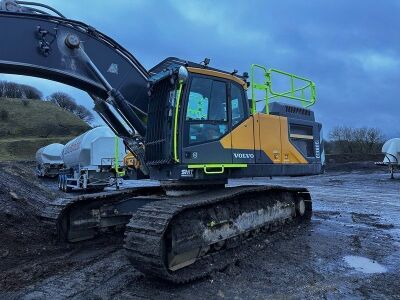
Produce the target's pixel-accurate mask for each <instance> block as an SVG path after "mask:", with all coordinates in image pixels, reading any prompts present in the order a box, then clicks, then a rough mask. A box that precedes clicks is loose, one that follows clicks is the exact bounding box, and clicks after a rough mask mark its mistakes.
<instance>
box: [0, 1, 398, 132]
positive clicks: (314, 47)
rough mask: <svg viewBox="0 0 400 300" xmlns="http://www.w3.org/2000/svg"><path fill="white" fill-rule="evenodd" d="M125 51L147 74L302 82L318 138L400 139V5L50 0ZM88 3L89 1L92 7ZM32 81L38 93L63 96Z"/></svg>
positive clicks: (42, 82) (87, 103) (45, 83)
mask: <svg viewBox="0 0 400 300" xmlns="http://www.w3.org/2000/svg"><path fill="white" fill-rule="evenodd" d="M42 3H45V4H49V5H51V6H53V7H55V8H56V9H58V10H59V11H61V12H62V13H63V14H64V15H65V16H66V17H68V18H71V19H76V20H80V21H83V22H85V23H88V24H90V25H92V26H93V27H95V28H96V29H98V30H100V31H102V32H104V33H106V34H107V35H109V36H111V37H112V38H114V39H115V40H116V41H118V42H119V43H120V44H122V45H123V46H124V47H125V48H127V49H128V50H129V51H130V52H131V53H132V54H133V55H134V56H135V57H136V58H137V59H138V60H139V61H140V62H141V63H142V64H143V65H144V66H145V67H146V68H151V67H152V66H153V65H155V64H157V63H158V62H159V61H161V60H162V59H164V58H166V57H168V56H177V57H180V58H183V59H187V60H191V61H196V62H200V61H202V60H203V59H204V58H205V57H209V58H211V66H213V67H217V68H222V69H226V70H233V69H238V70H239V71H240V72H243V71H249V68H250V65H251V64H252V63H258V64H262V65H266V66H267V67H271V68H277V69H282V70H285V71H288V72H292V73H295V74H299V75H303V76H305V77H309V78H311V79H312V80H314V81H315V83H316V86H317V104H316V105H315V106H314V107H313V110H314V111H315V113H316V118H317V119H318V120H319V121H320V122H322V123H323V126H324V128H325V129H324V131H325V135H326V136H327V133H328V132H329V131H330V129H331V128H332V127H334V126H336V125H348V126H357V127H361V126H369V127H380V128H381V129H382V130H383V131H384V133H385V134H386V136H387V137H392V136H400V99H399V95H400V85H399V84H398V80H399V78H400V39H399V33H400V1H396V0H393V1H391V0H385V1H373V0H359V1H355V0H353V1H349V0H334V1H324V0H319V1H312V0H306V1H298V0H292V1H285V0H280V1H272V0H271V1H262V0H260V1H251V0H248V1H232V0H230V1H228V0H226V1H216V0H214V1H208V0H201V1H156V0H153V1H151V0H115V1H110V0H107V1H103V0H96V1H88V0H79V1H76V0H69V1H55V0H53V1H50V0H43V1H42ZM94 3H95V5H94ZM0 79H7V80H19V81H22V82H24V83H28V84H29V83H31V84H33V85H35V86H36V87H37V88H39V89H40V90H42V91H43V92H44V94H45V95H49V94H50V93H52V92H53V91H58V90H64V91H66V92H67V93H70V94H72V95H73V96H74V97H75V98H76V99H77V101H78V102H79V103H81V104H84V105H85V106H87V107H90V108H91V107H92V104H91V99H90V98H89V97H88V96H87V95H86V94H85V93H84V92H81V91H78V90H76V89H74V88H71V87H66V86H64V85H61V84H56V83H53V82H50V81H45V80H40V79H32V78H22V77H16V76H10V75H8V76H4V75H2V76H0Z"/></svg>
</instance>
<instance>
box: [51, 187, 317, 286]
mask: <svg viewBox="0 0 400 300" xmlns="http://www.w3.org/2000/svg"><path fill="white" fill-rule="evenodd" d="M311 214H312V204H311V198H310V194H309V193H308V191H307V190H306V189H303V188H285V187H280V186H258V187H255V186H241V187H232V188H223V189H214V190H212V191H204V190H203V191H197V192H196V193H195V194H191V195H182V196H167V194H166V193H165V191H164V190H163V189H162V188H161V187H143V188H137V189H134V190H130V191H129V192H122V191H121V193H119V192H115V193H114V194H108V195H107V193H98V194H92V195H87V196H85V197H81V198H78V199H75V200H74V201H71V203H69V204H68V205H65V208H64V209H63V210H62V211H61V213H60V214H59V217H58V218H57V228H58V232H59V236H60V237H61V238H63V239H66V240H67V241H69V242H77V241H81V240H85V239H89V238H93V237H95V236H96V235H98V234H100V233H102V232H104V231H110V230H113V231H115V230H123V229H124V228H125V244H124V248H125V249H126V252H127V256H128V258H129V260H130V261H131V262H132V264H133V266H134V267H135V268H137V269H138V270H140V271H142V272H143V273H145V274H148V275H151V276H156V277H159V278H162V279H164V280H168V281H172V282H176V283H182V282H188V281H191V280H194V279H196V278H199V277H203V276H206V275H207V274H209V273H211V272H213V271H215V270H219V269H221V268H224V267H226V266H227V265H228V264H230V263H231V262H232V261H233V260H235V259H236V258H237V257H238V255H239V254H240V249H241V247H242V246H245V245H247V244H249V243H250V244H251V243H252V240H253V239H254V238H258V237H259V236H260V235H263V234H267V232H269V231H276V230H279V229H280V228H282V227H284V226H289V224H296V223H298V222H303V221H307V220H309V219H310V218H311ZM239 256H240V255H239Z"/></svg>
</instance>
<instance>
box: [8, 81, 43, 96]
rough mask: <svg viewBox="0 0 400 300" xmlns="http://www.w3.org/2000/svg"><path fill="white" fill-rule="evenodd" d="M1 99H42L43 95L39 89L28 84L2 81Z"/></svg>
mask: <svg viewBox="0 0 400 300" xmlns="http://www.w3.org/2000/svg"><path fill="white" fill-rule="evenodd" d="M0 97H6V98H18V99H42V98H43V94H42V92H40V91H39V90H38V89H37V88H35V87H33V86H30V85H27V84H19V83H15V82H8V81H0Z"/></svg>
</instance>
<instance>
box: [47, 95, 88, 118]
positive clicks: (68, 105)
mask: <svg viewBox="0 0 400 300" xmlns="http://www.w3.org/2000/svg"><path fill="white" fill-rule="evenodd" d="M47 100H48V101H51V102H53V103H54V104H56V105H58V106H59V107H61V108H64V109H65V110H67V111H69V112H71V113H73V114H74V115H75V116H77V117H78V118H80V119H81V120H83V121H85V122H91V121H93V119H94V117H93V114H92V113H91V112H90V111H89V110H88V109H87V108H86V107H84V106H83V105H79V104H77V103H76V101H75V99H74V98H72V97H71V96H70V95H68V94H66V93H63V92H56V93H53V94H51V95H50V96H49V97H48V98H47Z"/></svg>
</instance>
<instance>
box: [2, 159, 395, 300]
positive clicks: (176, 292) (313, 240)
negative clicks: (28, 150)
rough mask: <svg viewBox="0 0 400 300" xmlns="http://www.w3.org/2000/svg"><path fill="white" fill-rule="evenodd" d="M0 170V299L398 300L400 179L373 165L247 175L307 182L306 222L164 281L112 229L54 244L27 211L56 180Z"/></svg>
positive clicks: (50, 232) (21, 168) (8, 167)
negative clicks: (238, 255)
mask: <svg viewBox="0 0 400 300" xmlns="http://www.w3.org/2000/svg"><path fill="white" fill-rule="evenodd" d="M0 169H1V170H0V262H1V263H0V298H1V299H20V298H23V299H64V298H73V299H107V298H116V299H143V298H152V299H169V298H182V299H219V298H228V299H266V298H274V299H297V298H309V299H314V298H324V299H342V298H354V299H363V298H375V299H382V298H384V299H400V218H399V215H400V179H396V180H390V179H389V176H388V174H386V173H384V172H383V171H380V170H378V171H377V170H375V169H372V168H362V169H358V170H356V171H354V170H353V171H350V170H349V168H347V167H346V169H345V171H343V170H340V168H336V169H335V170H334V171H328V172H327V173H326V174H324V175H320V176H312V177H295V178H273V179H254V180H250V181H251V183H252V184H283V185H289V186H306V187H308V188H309V190H310V192H311V194H312V197H313V203H314V204H313V205H314V216H313V218H312V221H311V223H310V224H309V225H301V226H298V227H295V228H292V229H291V230H285V231H281V232H277V233H274V234H272V235H268V236H264V237H263V239H262V241H261V242H257V243H256V244H255V245H254V246H253V247H252V248H251V249H247V252H246V254H247V256H246V257H245V258H243V259H241V260H239V261H236V262H235V263H233V264H232V265H230V266H229V267H227V268H226V269H224V270H223V271H220V272H217V273H215V274H212V275H211V276H209V277H207V278H204V279H202V280H198V281H196V282H193V283H190V284H186V285H172V284H168V283H165V282H161V281H159V280H157V279H152V278H147V277H145V276H143V275H142V274H141V273H140V272H138V271H136V270H135V269H133V268H132V267H131V266H130V264H129V262H128V261H127V259H126V258H125V256H124V252H123V250H122V239H123V237H122V236H121V235H119V236H118V235H117V236H110V235H108V236H103V237H101V238H98V239H96V240H92V241H86V242H82V243H78V244H59V243H56V239H55V232H54V229H53V227H52V226H51V225H50V224H46V223H45V222H43V220H41V219H38V218H37V217H36V215H37V207H39V206H40V205H45V203H46V201H52V200H54V199H56V198H57V197H60V196H61V194H60V193H59V192H57V191H56V190H55V188H54V187H55V184H54V183H53V182H51V181H43V180H39V179H35V178H34V177H33V176H32V173H33V164H32V163H29V162H19V163H12V164H10V163H8V164H7V163H3V164H0ZM397 178H400V174H397ZM244 183H245V184H248V183H249V180H235V181H232V182H231V184H232V185H235V184H244ZM32 203H34V204H35V205H32ZM38 204H39V205H38Z"/></svg>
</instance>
